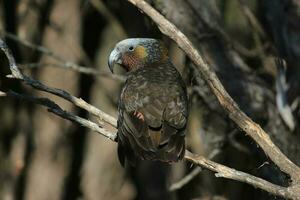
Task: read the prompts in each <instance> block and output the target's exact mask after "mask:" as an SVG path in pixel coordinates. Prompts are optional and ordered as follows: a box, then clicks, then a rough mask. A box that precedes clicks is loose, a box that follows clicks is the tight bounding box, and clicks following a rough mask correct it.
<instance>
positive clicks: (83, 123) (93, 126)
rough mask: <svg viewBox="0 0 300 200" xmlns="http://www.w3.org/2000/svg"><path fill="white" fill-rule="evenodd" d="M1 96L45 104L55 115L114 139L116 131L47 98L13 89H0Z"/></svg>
mask: <svg viewBox="0 0 300 200" xmlns="http://www.w3.org/2000/svg"><path fill="white" fill-rule="evenodd" d="M3 96H8V97H13V98H17V99H20V100H23V101H27V102H32V103H35V104H39V105H42V106H45V107H47V108H48V111H49V112H52V113H54V114H55V115H58V116H60V117H61V118H64V119H67V120H69V121H71V122H75V123H77V124H79V125H81V126H84V127H86V128H89V129H91V130H92V131H95V132H96V133H100V134H101V135H103V136H104V137H107V138H108V139H110V140H112V141H115V139H116V133H112V132H110V131H108V130H106V129H105V128H102V127H100V126H99V124H96V123H94V122H92V121H90V120H87V119H84V118H82V117H79V116H76V115H74V114H72V113H69V112H67V111H65V110H63V109H62V108H61V107H60V106H59V105H57V104H56V103H55V102H53V101H51V100H50V99H48V98H39V97H34V96H30V95H25V94H19V93H16V92H14V91H9V92H7V93H5V92H1V91H0V97H3Z"/></svg>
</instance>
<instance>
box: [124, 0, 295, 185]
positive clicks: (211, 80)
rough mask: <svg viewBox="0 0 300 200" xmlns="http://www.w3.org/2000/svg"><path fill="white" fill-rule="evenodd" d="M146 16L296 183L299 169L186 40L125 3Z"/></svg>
mask: <svg viewBox="0 0 300 200" xmlns="http://www.w3.org/2000/svg"><path fill="white" fill-rule="evenodd" d="M128 1H129V2H130V3H132V4H133V5H135V6H136V7H138V8H139V9H140V10H141V11H142V12H143V13H145V14H146V15H147V16H149V17H150V18H151V19H152V20H153V21H154V22H155V23H156V24H157V25H158V27H159V29H160V30H161V32H162V33H163V34H165V35H167V36H168V37H170V38H171V39H173V40H174V41H175V42H176V43H177V45H178V46H179V47H180V48H181V49H182V50H183V51H184V52H185V53H186V54H187V56H188V57H189V58H190V59H191V60H192V61H193V62H194V63H195V65H196V66H197V69H198V71H199V72H200V73H201V75H202V77H203V78H204V79H205V81H206V82H207V83H208V85H209V86H210V88H211V90H212V92H213V93H214V94H215V96H216V97H217V99H218V101H219V103H220V104H221V106H222V107H223V108H224V110H225V111H226V112H227V113H228V115H229V117H230V118H231V119H232V120H233V121H234V122H235V123H236V124H237V125H238V126H239V127H240V128H241V129H242V130H244V131H245V133H246V134H247V135H249V136H250V137H251V138H252V139H253V140H255V142H256V143H257V144H258V145H259V146H260V147H261V148H262V149H263V151H264V152H265V153H266V155H267V156H268V157H269V158H270V159H271V160H272V161H273V162H274V163H275V164H276V165H277V166H278V167H279V168H280V169H281V170H282V171H283V172H285V173H287V174H289V175H290V177H291V179H292V181H293V182H292V184H299V183H300V168H299V167H298V166H297V165H295V164H294V163H293V162H292V161H291V160H289V159H288V158H287V157H286V156H285V155H284V154H283V153H282V152H281V151H280V149H279V148H278V147H277V146H276V145H275V144H274V143H273V142H272V141H271V139H270V137H269V135H268V134H267V133H266V132H265V131H264V130H263V129H262V128H261V127H260V126H259V125H258V124H257V123H255V122H253V121H252V120H251V119H250V118H249V117H248V116H247V115H246V114H245V113H244V112H243V111H242V110H241V109H240V108H239V107H238V105H237V103H236V102H235V101H234V100H233V99H232V98H231V96H230V95H229V94H228V93H227V91H226V90H225V88H224V87H223V85H222V83H221V82H220V80H219V78H218V77H217V75H216V73H215V71H214V70H213V69H212V68H211V67H210V66H209V65H208V64H207V63H206V62H205V61H204V59H203V58H202V56H201V55H200V53H199V52H198V51H197V50H196V48H195V47H194V46H193V44H192V43H191V42H190V40H189V39H188V38H187V37H186V36H185V35H184V34H183V33H182V32H181V31H180V30H179V29H178V28H177V27H176V26H175V25H174V24H172V23H171V22H170V21H168V20H167V19H166V18H165V17H164V16H163V15H161V14H160V13H159V12H157V11H156V10H155V9H154V8H153V7H151V6H150V5H149V4H148V3H146V2H145V1H144V0H128Z"/></svg>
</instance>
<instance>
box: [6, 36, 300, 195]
mask: <svg viewBox="0 0 300 200" xmlns="http://www.w3.org/2000/svg"><path fill="white" fill-rule="evenodd" d="M0 49H1V50H2V51H3V52H4V53H5V55H6V57H7V59H8V62H9V67H10V70H11V72H12V75H11V77H13V78H17V79H19V80H22V81H24V82H25V83H26V84H27V85H30V86H32V87H33V88H35V89H37V90H41V91H45V92H48V93H51V94H54V95H57V96H59V97H62V98H64V99H66V100H68V101H70V102H72V103H73V104H75V105H77V106H78V107H80V108H83V109H85V110H87V111H88V112H90V113H92V114H94V115H96V116H98V117H99V118H100V122H101V123H102V122H103V123H104V122H107V123H109V124H111V125H112V127H114V128H116V127H117V125H116V119H115V118H114V117H112V116H110V115H108V114H106V113H104V112H103V111H101V110H100V109H98V108H96V107H94V106H92V105H90V104H88V103H87V102H85V101H83V100H82V99H80V98H77V97H74V96H72V95H71V94H69V93H67V92H65V91H63V90H60V89H55V88H50V87H48V86H46V85H44V84H42V83H40V82H39V81H37V80H35V79H32V78H30V77H27V76H25V75H23V74H22V73H21V72H20V70H19V69H18V67H17V65H16V63H15V59H14V57H13V55H12V54H11V52H10V50H9V48H8V47H7V45H6V44H5V43H4V41H3V40H2V39H0ZM7 95H8V96H12V97H15V98H19V99H22V100H26V101H29V102H34V103H37V104H40V105H42V106H45V107H47V108H48V110H49V111H50V112H52V113H54V114H56V115H57V116H60V117H62V118H64V119H67V120H70V121H72V122H75V123H78V124H79V125H82V126H84V127H87V128H90V129H91V130H93V131H95V132H97V133H100V134H102V135H103V136H105V137H107V138H109V139H110V140H112V141H116V133H113V132H111V131H109V130H106V129H105V128H102V127H99V125H98V124H96V123H94V122H91V121H90V120H87V119H84V118H81V117H79V116H76V115H74V114H71V113H69V112H66V111H64V110H63V109H62V108H60V107H59V106H58V105H57V104H56V103H55V102H53V101H51V100H50V99H47V98H39V97H33V96H28V95H21V94H18V93H14V92H8V93H4V92H1V91H0V97H1V96H7ZM185 159H186V160H188V161H190V162H192V163H194V164H196V165H198V166H200V167H203V168H206V169H208V170H211V171H213V172H216V177H223V178H227V179H232V180H237V181H240V182H244V183H247V184H250V185H252V186H254V187H257V188H260V189H262V190H265V191H267V192H269V193H272V194H274V195H278V196H282V197H285V198H293V199H300V196H299V194H300V188H299V187H298V185H295V186H291V187H281V186H278V185H275V184H273V183H270V182H268V181H266V180H263V179H261V178H258V177H255V176H252V175H250V174H247V173H244V172H240V171H238V170H235V169H232V168H230V167H226V166H224V165H221V164H218V163H215V162H213V161H211V160H209V159H206V158H204V157H202V156H196V155H194V154H192V153H190V152H189V151H186V155H185Z"/></svg>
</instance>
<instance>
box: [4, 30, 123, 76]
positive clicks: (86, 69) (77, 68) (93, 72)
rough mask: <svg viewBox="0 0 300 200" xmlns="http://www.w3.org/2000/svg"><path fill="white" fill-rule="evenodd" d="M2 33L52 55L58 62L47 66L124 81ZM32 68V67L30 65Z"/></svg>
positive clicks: (9, 34) (8, 34)
mask: <svg viewBox="0 0 300 200" xmlns="http://www.w3.org/2000/svg"><path fill="white" fill-rule="evenodd" d="M0 33H1V34H2V35H4V36H5V37H7V38H9V39H11V40H14V41H16V42H18V43H20V44H22V45H24V46H26V47H28V48H31V49H33V50H35V51H38V52H41V53H43V54H45V55H47V56H50V57H52V58H53V59H55V60H56V61H58V62H59V63H58V64H55V65H54V64H51V65H49V66H56V67H60V68H65V69H72V70H74V71H76V72H79V73H82V74H88V75H94V76H99V75H105V76H108V77H111V78H114V79H117V80H120V81H124V79H125V78H124V77H123V76H122V75H116V74H111V73H106V72H101V71H99V70H96V69H94V68H93V67H87V66H82V65H78V64H76V63H74V62H71V61H66V60H65V59H64V58H62V57H61V56H60V55H59V54H56V53H55V52H53V51H52V50H51V49H48V48H46V47H44V46H41V45H36V44H33V43H32V42H30V41H28V40H25V39H21V38H19V37H18V36H16V35H14V34H12V33H8V32H5V31H1V32H0ZM37 66H41V65H34V67H37ZM31 68H32V67H31Z"/></svg>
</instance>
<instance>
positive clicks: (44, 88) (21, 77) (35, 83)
mask: <svg viewBox="0 0 300 200" xmlns="http://www.w3.org/2000/svg"><path fill="white" fill-rule="evenodd" d="M0 49H1V50H2V51H3V52H4V53H5V55H6V57H7V58H8V61H9V68H10V70H11V73H12V74H11V75H9V76H8V77H9V78H16V79H19V80H22V81H24V82H25V83H26V84H27V85H29V86H31V87H33V88H35V89H38V90H41V91H44V92H48V93H51V94H54V95H56V96H59V97H61V98H63V99H65V100H67V101H69V102H71V103H73V104H74V105H76V106H78V107H80V108H82V109H84V110H86V111H88V112H89V113H91V114H93V115H95V116H96V117H98V118H100V119H101V120H103V121H105V122H107V123H109V124H110V125H112V126H116V124H117V121H116V119H115V118H113V117H111V116H110V115H108V114H107V113H105V112H103V111H101V110H99V109H98V108H96V107H95V106H93V105H90V104H88V103H87V102H86V101H84V100H83V99H81V98H78V97H75V96H73V95H71V94H70V93H68V92H66V91H64V90H61V89H57V88H51V87H48V86H46V85H45V84H43V83H41V82H39V81H38V80H35V79H33V78H30V77H28V76H26V75H23V74H22V73H21V72H20V70H19V69H18V67H17V65H16V62H15V59H14V57H13V55H12V53H11V52H10V50H9V48H8V47H7V45H6V44H5V43H4V41H3V40H1V39H0Z"/></svg>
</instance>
